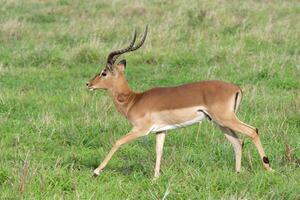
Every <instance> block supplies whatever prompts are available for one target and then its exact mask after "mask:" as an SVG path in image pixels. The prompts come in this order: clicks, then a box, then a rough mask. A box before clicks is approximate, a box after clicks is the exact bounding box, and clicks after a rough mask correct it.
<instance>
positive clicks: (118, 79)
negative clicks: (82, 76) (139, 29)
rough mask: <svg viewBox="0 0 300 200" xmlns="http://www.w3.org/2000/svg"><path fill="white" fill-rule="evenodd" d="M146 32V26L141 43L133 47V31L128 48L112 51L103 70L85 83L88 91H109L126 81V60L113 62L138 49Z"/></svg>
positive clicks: (134, 35) (134, 39)
mask: <svg viewBox="0 0 300 200" xmlns="http://www.w3.org/2000/svg"><path fill="white" fill-rule="evenodd" d="M147 32H148V26H146V29H145V33H144V36H143V37H142V39H141V41H140V42H139V43H138V44H136V45H135V46H134V44H135V41H136V30H135V31H134V34H133V39H132V41H131V43H130V45H129V46H128V47H126V48H124V49H120V50H116V51H112V52H111V53H110V54H109V55H108V57H107V61H106V66H105V67H104V69H103V70H102V71H101V72H100V73H98V74H96V75H95V76H94V77H93V78H92V79H91V80H89V81H88V82H87V83H86V86H87V88H88V89H90V90H95V89H111V88H114V87H115V86H116V85H117V84H118V83H119V84H120V83H122V82H123V80H126V79H125V77H124V71H125V68H126V60H121V61H120V62H118V64H115V62H116V60H117V58H118V57H119V56H121V55H122V54H124V53H127V52H130V51H135V50H137V49H138V48H140V47H141V46H142V45H143V44H144V42H145V40H146V37H147Z"/></svg>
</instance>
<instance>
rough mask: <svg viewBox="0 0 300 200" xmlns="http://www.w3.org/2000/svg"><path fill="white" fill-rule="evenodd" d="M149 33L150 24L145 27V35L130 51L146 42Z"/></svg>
mask: <svg viewBox="0 0 300 200" xmlns="http://www.w3.org/2000/svg"><path fill="white" fill-rule="evenodd" d="M147 33H148V25H147V26H146V29H145V32H144V36H143V38H142V40H141V41H140V42H139V43H138V44H137V45H136V46H135V47H132V48H131V49H130V51H135V50H137V49H138V48H140V47H141V46H142V45H143V44H144V42H145V40H146V37H147Z"/></svg>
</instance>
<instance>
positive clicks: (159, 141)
mask: <svg viewBox="0 0 300 200" xmlns="http://www.w3.org/2000/svg"><path fill="white" fill-rule="evenodd" d="M165 137H166V132H160V133H157V134H156V163H155V171H154V179H156V178H158V177H159V174H160V172H159V171H160V161H161V157H162V154H163V147H164V141H165Z"/></svg>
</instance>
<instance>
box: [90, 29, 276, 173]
mask: <svg viewBox="0 0 300 200" xmlns="http://www.w3.org/2000/svg"><path fill="white" fill-rule="evenodd" d="M147 30H148V27H146V31H145V33H144V36H143V38H142V40H141V41H140V42H139V43H138V44H137V45H136V46H134V44H135V40H136V32H135V33H134V37H133V40H132V42H131V44H130V45H129V46H128V47H127V48H125V49H121V50H117V51H113V52H111V53H110V54H109V56H108V58H107V64H106V67H105V68H104V69H103V70H102V71H101V72H100V73H99V74H97V75H96V76H95V77H94V78H92V79H91V80H90V81H88V82H87V84H86V85H87V87H88V89H90V90H95V89H105V90H107V91H108V93H109V95H110V96H111V98H112V100H113V102H114V104H115V105H116V107H117V109H118V111H119V112H121V113H122V114H123V115H124V116H125V117H126V119H127V120H128V121H129V122H130V123H131V124H132V126H133V128H132V130H131V131H130V132H129V133H128V134H126V135H125V136H123V137H122V138H120V139H119V140H117V141H116V143H115V144H114V145H113V147H112V149H111V151H110V152H109V153H108V155H107V156H106V158H105V159H104V160H103V162H102V163H101V164H100V165H99V167H98V168H96V169H95V170H94V175H95V176H97V175H99V174H100V172H101V171H102V170H103V169H104V168H105V166H106V165H107V163H108V161H109V160H110V159H111V157H112V156H113V154H114V153H115V152H116V151H117V150H118V149H119V148H120V147H121V146H122V145H123V144H125V143H128V142H130V141H132V140H135V139H137V138H139V137H142V136H145V135H148V134H149V133H151V132H153V133H155V134H156V165H155V173H154V177H155V178H157V177H158V176H159V171H160V162H161V157H162V150H163V144H164V140H165V134H166V131H168V130H171V129H175V128H179V127H185V126H188V125H191V124H194V123H197V122H200V121H202V120H204V119H209V120H211V121H213V122H214V123H215V124H217V126H218V127H219V128H220V129H221V130H222V131H223V132H224V134H225V137H226V138H227V139H228V140H229V142H230V143H231V144H232V145H233V148H234V151H235V158H236V171H237V172H239V171H240V168H241V155H242V141H241V140H240V139H239V138H238V136H237V134H236V133H235V132H240V133H242V134H245V135H247V136H248V137H250V138H251V139H252V141H253V143H254V144H255V146H256V148H257V149H258V152H259V154H260V157H261V159H262V161H263V165H264V167H265V168H266V169H267V170H272V169H271V167H270V164H269V159H268V158H267V157H266V155H265V152H264V150H263V147H262V145H261V142H260V138H259V136H258V131H257V129H256V128H254V127H252V126H250V125H247V124H245V123H243V122H241V121H240V120H239V119H238V118H237V117H236V114H235V113H236V111H237V109H238V107H239V104H240V101H241V98H242V92H241V89H240V88H239V87H238V86H236V85H234V84H231V83H226V82H223V81H199V82H195V83H189V84H185V85H181V86H176V87H159V88H153V89H150V90H147V91H145V92H141V93H136V92H134V91H132V90H131V89H130V87H129V85H128V83H127V80H126V78H125V75H124V70H125V68H126V61H125V60H121V61H120V62H119V63H118V64H115V61H116V59H117V58H118V57H119V56H120V55H121V54H123V53H126V52H130V51H134V50H136V49H138V48H140V47H141V46H142V45H143V43H144V41H145V39H146V36H147Z"/></svg>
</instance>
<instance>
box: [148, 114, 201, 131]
mask: <svg viewBox="0 0 300 200" xmlns="http://www.w3.org/2000/svg"><path fill="white" fill-rule="evenodd" d="M205 118H206V116H205V114H204V113H203V112H198V114H197V116H196V117H195V118H194V119H191V120H188V121H185V122H182V123H178V124H164V125H157V124H155V125H153V126H152V129H151V131H150V132H154V133H157V132H162V131H167V130H172V129H176V128H182V127H186V126H189V125H192V124H195V123H198V122H201V121H203V120H204V119H205Z"/></svg>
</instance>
